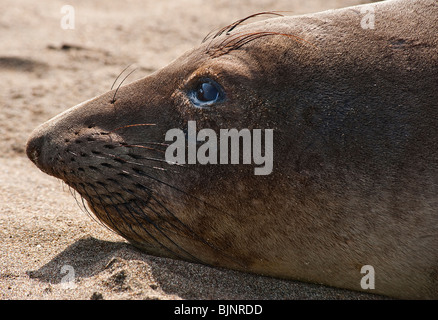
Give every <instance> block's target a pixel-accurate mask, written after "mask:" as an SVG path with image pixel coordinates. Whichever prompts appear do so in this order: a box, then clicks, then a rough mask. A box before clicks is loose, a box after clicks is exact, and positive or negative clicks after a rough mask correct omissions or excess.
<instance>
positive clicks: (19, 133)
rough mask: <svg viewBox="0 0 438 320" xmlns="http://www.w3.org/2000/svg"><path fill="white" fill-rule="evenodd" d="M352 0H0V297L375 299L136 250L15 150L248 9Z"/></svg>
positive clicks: (295, 9) (299, 9) (350, 1)
mask: <svg viewBox="0 0 438 320" xmlns="http://www.w3.org/2000/svg"><path fill="white" fill-rule="evenodd" d="M365 2H366V1H360V0H311V1H296V0H276V1H272V0H258V1H245V2H244V1H231V0H225V1H201V0H178V1H177V0H167V1H141V0H129V1H123V2H122V1H120V2H107V1H103V0H96V1H84V0H76V1H74V4H73V6H74V9H75V28H74V29H72V30H65V29H62V28H61V26H60V21H61V19H62V16H63V14H62V13H61V8H62V7H63V6H64V5H66V4H67V3H64V2H63V1H50V2H49V1H30V0H14V1H12V0H3V1H2V4H3V6H2V13H1V18H0V35H1V39H2V46H1V47H0V72H1V79H2V82H3V83H2V86H0V136H1V137H2V139H0V150H1V152H0V239H1V248H0V299H3V300H4V299H13V300H15V299H26V300H27V299H49V300H52V299H85V300H88V299H172V300H175V299H381V298H382V297H380V296H376V295H371V294H365V293H358V292H351V291H346V290H340V289H335V288H329V287H325V286H320V285H315V284H305V283H301V282H294V281H286V280H281V279H273V278H268V277H262V276H256V275H251V274H245V273H241V272H235V271H230V270H223V269H216V268H211V267H207V266H203V265H199V264H192V263H187V262H182V261H176V260H171V259H165V258H159V257H154V256H149V255H146V254H144V253H141V252H139V251H138V250H136V249H135V248H134V247H132V246H131V245H130V244H128V243H127V242H126V241H125V240H124V239H123V238H121V237H120V236H118V235H116V234H114V233H113V232H111V231H110V230H108V229H107V228H105V227H104V226H102V225H101V224H100V223H98V222H96V221H95V220H94V219H93V217H92V216H90V215H89V214H88V213H87V212H86V211H85V210H84V209H83V207H82V203H81V200H80V199H79V198H78V197H76V198H75V197H74V194H72V193H71V191H70V190H69V189H68V187H67V186H66V185H65V184H63V183H62V182H61V181H59V180H57V179H55V178H52V177H50V176H48V175H46V174H44V173H42V172H40V171H39V170H38V169H37V168H36V167H35V166H34V165H33V164H32V163H31V162H30V160H28V159H27V157H26V155H25V144H26V140H27V138H28V136H29V135H30V133H31V131H32V130H33V129H34V128H35V127H37V126H38V125H39V124H41V123H43V122H44V121H46V120H48V119H50V118H51V117H53V116H55V115H56V114H58V113H60V112H62V111H64V110H66V109H68V108H69V107H72V106H74V105H76V104H78V103H80V102H82V101H84V100H87V99H89V98H92V97H94V96H96V95H99V94H101V93H104V92H106V91H108V90H109V89H110V88H111V85H112V83H113V81H114V79H115V78H116V77H117V75H118V74H119V73H120V72H121V71H122V70H123V69H124V68H125V67H126V66H127V65H130V64H132V65H134V66H135V67H137V70H136V72H135V73H134V74H132V76H130V77H129V78H128V79H127V80H126V83H129V82H132V81H134V80H136V79H139V78H142V77H145V76H147V75H148V74H150V73H152V72H154V71H155V70H157V69H159V68H162V67H164V66H165V65H167V64H168V63H169V62H171V61H172V60H173V59H175V58H177V57H178V56H179V55H181V54H182V53H184V52H185V51H187V50H189V49H190V48H192V47H194V46H196V45H198V44H199V43H200V42H201V40H202V39H203V38H204V36H205V35H206V34H208V33H209V32H210V31H211V30H214V29H217V28H220V27H222V26H224V25H228V24H230V23H231V22H233V21H235V20H238V19H239V18H242V17H245V16H248V15H250V14H252V13H255V12H261V11H269V10H271V11H272V10H279V11H280V10H283V11H288V14H290V15H294V14H302V13H308V12H317V11H322V10H326V9H332V8H339V7H344V6H350V5H355V4H359V3H365Z"/></svg>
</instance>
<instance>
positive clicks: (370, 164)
mask: <svg viewBox="0 0 438 320" xmlns="http://www.w3.org/2000/svg"><path fill="white" fill-rule="evenodd" d="M364 8H372V9H371V10H370V11H367V10H364ZM367 13H374V16H375V21H374V29H373V28H365V29H364V25H363V24H361V20H362V19H363V18H364V15H365V14H367ZM437 17H438V4H437V2H436V1H432V0H430V1H429V0H424V1H415V2H414V1H406V0H400V1H385V2H382V3H376V4H372V5H367V7H364V6H357V7H350V8H345V9H341V10H333V11H327V12H322V13H318V14H311V15H304V16H297V17H281V18H273V19H268V20H265V21H261V22H255V23H251V24H248V25H245V26H240V27H238V28H233V29H232V30H229V32H224V33H223V34H221V35H217V36H216V37H214V38H211V39H208V40H207V41H205V42H204V43H203V44H202V45H200V46H199V47H198V48H195V49H194V50H192V51H190V52H188V53H186V54H185V55H183V56H182V57H181V58H179V59H177V60H176V61H174V62H173V63H171V64H170V65H169V66H167V67H166V68H164V69H162V70H159V71H157V72H156V73H154V74H152V75H150V76H148V77H146V78H143V79H140V80H138V81H136V82H134V83H132V84H129V85H127V86H124V87H121V88H120V89H119V90H118V92H117V94H116V96H115V99H114V93H115V92H114V90H113V91H110V92H108V93H105V94H103V95H101V96H99V97H96V98H94V99H91V100H89V101H86V102H84V103H82V104H80V105H78V106H76V107H74V108H72V109H70V110H68V111H66V112H64V113H63V114H61V115H59V116H57V117H55V118H54V119H52V120H50V121H48V122H47V123H45V124H43V125H42V126H40V127H39V128H37V129H36V130H35V131H34V133H33V134H32V137H31V138H30V140H29V142H28V145H27V152H28V155H29V157H30V158H31V159H32V161H34V162H35V163H36V165H37V166H38V167H39V168H40V169H41V170H43V171H44V172H46V173H48V174H50V175H53V176H55V177H58V178H60V179H62V180H64V181H65V182H66V183H67V184H68V185H69V186H71V187H73V188H74V189H75V190H77V191H78V192H79V193H80V194H81V195H82V196H83V197H84V198H85V199H86V200H87V202H88V205H89V208H90V209H91V210H92V211H93V212H94V214H95V215H96V216H97V217H98V218H99V219H100V220H101V221H103V222H104V223H105V224H106V225H108V226H109V227H110V228H111V229H113V230H114V231H116V232H117V233H119V234H120V235H122V236H123V237H125V238H126V239H128V240H129V241H130V242H132V243H133V244H134V245H136V246H137V247H139V248H141V249H143V250H145V251H146V252H148V253H151V254H156V255H162V256H168V257H174V258H179V259H185V260H189V261H195V262H201V263H205V264H210V265H214V266H221V267H226V268H232V269H237V270H243V271H247V272H254V273H258V274H264V275H270V276H276V277H282V278H290V279H298V280H302V281H309V282H314V283H322V284H327V285H331V286H336V287H342V288H348V289H353V290H362V287H361V279H362V278H363V277H364V276H367V275H366V274H362V273H361V269H362V267H363V266H364V265H370V266H372V267H373V268H374V272H375V289H374V290H373V291H371V292H374V293H380V294H385V295H389V296H393V297H400V298H438V196H437V195H438V90H437V87H438V54H437V49H438V40H437V36H436V35H437V34H438V23H437ZM191 120H193V121H196V124H197V128H198V129H203V128H211V129H213V130H217V132H218V131H219V129H221V128H230V129H231V128H236V129H238V130H240V129H243V128H248V129H254V128H261V129H273V132H274V135H273V137H274V139H273V141H274V145H273V157H274V162H273V163H274V166H273V171H272V173H271V174H269V175H254V170H253V169H254V167H253V166H251V165H232V164H229V165H223V164H222V165H213V164H206V165H202V164H192V165H190V164H185V165H176V164H169V163H167V162H166V160H165V158H164V154H165V150H166V146H167V145H168V144H169V143H170V142H166V141H165V135H166V132H167V131H168V130H169V129H172V128H180V129H184V128H186V127H187V122H188V121H191Z"/></svg>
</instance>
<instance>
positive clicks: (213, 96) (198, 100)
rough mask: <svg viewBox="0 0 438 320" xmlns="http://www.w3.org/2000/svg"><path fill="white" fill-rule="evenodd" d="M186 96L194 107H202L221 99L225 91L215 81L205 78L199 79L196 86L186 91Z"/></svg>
mask: <svg viewBox="0 0 438 320" xmlns="http://www.w3.org/2000/svg"><path fill="white" fill-rule="evenodd" d="M188 97H189V99H190V101H191V102H192V103H193V104H194V105H195V107H198V108H203V107H206V106H209V105H212V104H214V103H217V102H221V101H223V100H224V98H225V93H224V90H223V89H222V87H221V86H220V85H219V84H218V83H217V82H216V81H213V80H211V79H208V78H207V79H202V80H201V81H199V82H198V84H197V86H195V87H194V88H193V89H192V90H190V91H189V92H188Z"/></svg>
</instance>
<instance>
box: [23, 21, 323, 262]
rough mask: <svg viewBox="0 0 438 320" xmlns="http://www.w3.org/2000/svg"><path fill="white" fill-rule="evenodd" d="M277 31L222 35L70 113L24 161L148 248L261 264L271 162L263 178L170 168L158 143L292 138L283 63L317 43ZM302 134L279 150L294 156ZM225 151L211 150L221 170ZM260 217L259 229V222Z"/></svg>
mask: <svg viewBox="0 0 438 320" xmlns="http://www.w3.org/2000/svg"><path fill="white" fill-rule="evenodd" d="M261 27H262V26H261ZM233 29H234V27H233ZM272 29H274V30H270V31H260V32H253V31H252V30H247V31H245V29H240V30H239V32H236V33H232V34H224V35H219V34H218V35H216V36H215V37H214V38H212V39H208V40H206V41H205V42H204V43H203V44H202V45H200V46H199V47H198V48H196V49H194V50H192V51H190V52H188V53H186V54H185V55H183V56H182V57H181V58H179V59H177V60H176V61H174V62H173V63H172V64H170V65H169V66H167V67H166V68H164V69H162V70H159V71H158V72H156V73H154V74H152V75H150V76H148V77H146V78H143V79H140V80H138V81H136V82H134V83H132V84H130V85H127V86H123V87H120V88H118V89H115V90H112V91H110V92H107V93H105V94H103V95H101V96H99V97H97V98H94V99H91V100H88V101H86V102H84V103H81V104H80V105H78V106H76V107H73V108H72V109H70V110H67V111H66V112H64V113H62V114H60V115H58V116H57V117H55V118H53V119H52V120H50V121H48V122H47V123H45V124H43V125H42V126H40V127H39V128H37V129H36V130H35V131H34V133H33V134H32V137H31V138H30V139H29V142H28V145H27V153H28V156H29V158H30V159H32V161H33V162H34V163H35V164H36V165H37V166H38V167H39V168H40V169H41V170H42V171H44V172H46V173H47V174H50V175H53V176H55V177H57V178H60V179H62V180H63V181H65V182H66V183H67V184H68V185H69V186H71V187H72V188H73V189H75V190H76V191H77V192H78V193H79V194H80V195H81V196H82V197H83V198H84V199H85V200H86V201H87V203H88V206H89V208H90V209H91V211H92V212H93V213H94V214H95V215H96V216H97V217H98V218H99V219H100V220H101V221H103V222H104V223H105V224H106V225H108V226H109V227H110V228H111V229H113V230H114V231H116V232H117V233H119V234H120V235H122V236H123V237H125V238H126V239H128V240H129V241H131V242H132V243H133V244H135V245H137V246H139V247H142V248H143V249H145V250H147V251H148V252H152V253H154V254H159V255H165V256H173V257H180V258H184V259H188V260H194V261H201V262H205V263H209V264H214V265H219V264H221V261H224V259H225V260H227V259H228V260H227V261H229V262H228V263H231V264H233V266H234V264H235V266H236V267H237V266H240V267H244V268H249V266H250V265H251V264H252V263H254V262H256V261H257V263H259V262H260V261H264V260H266V259H267V257H264V256H261V255H259V254H258V253H257V251H259V250H260V247H261V246H265V247H266V251H267V252H272V249H273V248H269V247H270V246H278V243H275V241H274V239H271V238H275V237H276V236H277V235H273V234H270V233H267V232H265V231H264V229H265V228H266V227H267V226H268V225H269V224H270V223H274V222H273V221H270V220H271V218H272V217H273V216H274V215H275V214H276V212H275V209H274V208H275V206H276V205H277V204H278V203H279V202H281V200H279V199H278V196H279V194H277V190H276V187H275V184H276V183H275V180H276V179H277V181H278V176H281V175H282V173H281V170H279V169H278V168H279V167H278V165H277V173H275V172H273V173H272V174H271V172H270V171H269V172H268V173H270V175H269V176H268V175H266V176H265V177H262V176H261V175H258V176H256V175H255V174H254V165H244V164H241V165H235V164H233V165H232V164H228V165H227V164H223V163H222V164H220V165H219V164H218V165H214V164H199V163H197V164H188V163H185V164H184V163H177V164H172V163H168V161H166V160H168V159H166V157H165V155H166V150H167V148H168V147H169V145H170V144H171V142H170V141H166V139H165V138H166V134H167V132H169V130H171V129H181V130H182V132H184V133H185V138H186V140H187V142H189V140H190V138H189V137H188V134H187V128H188V122H189V121H195V122H196V127H197V130H201V129H203V128H208V129H212V130H214V132H217V133H218V134H219V132H220V129H237V130H241V129H247V130H253V129H265V128H269V129H274V130H276V135H278V137H281V136H282V135H284V134H288V133H287V132H288V131H289V129H288V127H289V126H290V124H288V123H290V120H291V119H285V116H284V114H286V113H287V112H288V111H287V109H285V108H283V106H284V103H285V101H288V103H293V98H292V97H291V96H290V97H289V96H288V95H289V94H290V93H292V91H291V90H290V88H289V84H288V83H287V81H286V78H288V77H290V72H292V71H291V70H292V68H285V66H287V65H291V64H290V63H289V61H288V60H290V59H291V56H292V51H295V52H296V54H297V53H298V52H300V51H303V50H304V51H308V54H306V55H310V54H311V52H312V51H314V50H315V48H314V47H312V46H311V45H310V44H308V43H306V42H305V41H304V40H302V39H299V38H297V37H294V36H292V35H288V34H280V33H279V32H277V31H275V28H272ZM249 44H251V45H249ZM291 47H292V48H293V49H292V50H291ZM278 56H280V57H282V58H281V59H278ZM273 61H274V62H273ZM289 69H290V70H289ZM272 73H275V74H277V76H276V78H275V79H271V80H269V83H270V84H269V86H272V85H274V86H275V87H274V88H269V87H268V86H267V84H266V83H267V79H266V75H267V74H272ZM116 90H117V92H116ZM286 92H289V94H285V93H286ZM299 136H300V135H296V137H292V138H291V137H289V138H287V139H283V141H284V143H281V142H279V143H277V146H276V147H277V148H287V149H290V147H291V144H293V143H294V142H292V141H291V140H296V141H299V140H300V137H299ZM280 141H281V140H280ZM218 142H219V141H218ZM250 143H251V141H250ZM305 143H306V142H304V141H301V142H300V144H303V145H304V144H305ZM188 144H189V143H187V147H188ZM198 144H199V142H198ZM188 152H190V150H188ZM220 152H221V146H218V152H217V159H218V161H217V162H218V163H219V162H220V159H219V157H220ZM187 156H188V157H190V155H187ZM286 158H289V157H288V156H287V157H286ZM279 160H280V159H279ZM280 161H281V162H283V161H291V160H287V159H285V158H283V159H281V160H280ZM240 163H242V161H240ZM260 184H264V185H270V186H272V187H269V188H268V187H263V188H261V187H260ZM281 196H282V195H281ZM260 219H262V220H263V221H264V223H262V224H259V222H257V223H256V222H255V221H259V220H260ZM277 223H278V221H275V224H277ZM247 224H249V225H251V228H247V227H246V225H247ZM282 232H284V233H288V232H289V231H286V230H284V231H282ZM268 238H269V240H268ZM281 245H285V244H281ZM230 248H232V250H230Z"/></svg>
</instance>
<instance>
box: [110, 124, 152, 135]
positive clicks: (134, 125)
mask: <svg viewBox="0 0 438 320" xmlns="http://www.w3.org/2000/svg"><path fill="white" fill-rule="evenodd" d="M140 126H156V124H155V123H137V124H128V125H126V126H123V127H120V128H117V129H114V130H112V131H109V132H108V133H107V134H108V135H109V134H111V133H114V132H116V131H118V130H121V129H126V128H132V127H140Z"/></svg>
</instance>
